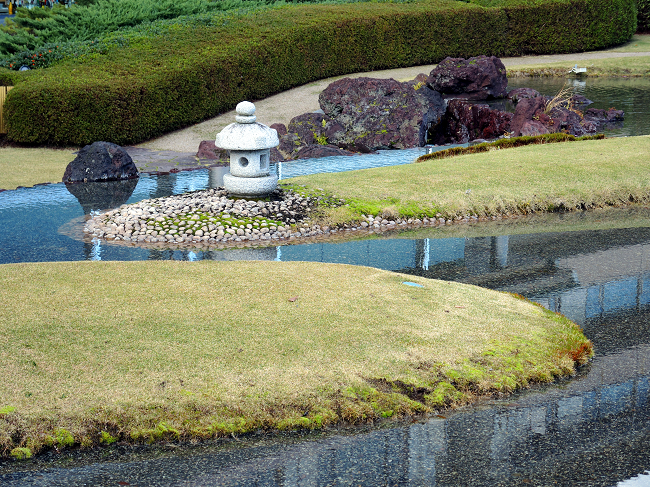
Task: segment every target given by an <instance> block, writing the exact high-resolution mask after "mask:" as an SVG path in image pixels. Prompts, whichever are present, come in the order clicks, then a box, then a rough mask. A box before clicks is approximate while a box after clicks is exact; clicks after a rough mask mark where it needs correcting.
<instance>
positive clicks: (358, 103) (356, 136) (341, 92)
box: [319, 78, 445, 151]
mask: <svg viewBox="0 0 650 487" xmlns="http://www.w3.org/2000/svg"><path fill="white" fill-rule="evenodd" d="M319 103H320V107H321V109H322V110H323V112H325V115H326V116H327V117H329V118H331V119H333V120H334V121H336V122H338V123H339V124H340V125H341V127H342V129H343V130H339V131H336V132H335V133H332V134H331V137H328V139H327V142H328V143H330V144H333V145H336V146H338V147H346V148H350V149H352V148H354V147H358V148H362V149H363V150H362V151H374V150H377V149H406V148H410V147H418V146H420V145H424V144H423V140H422V138H423V137H422V132H423V131H424V132H425V133H426V132H427V131H428V130H430V129H432V128H433V127H435V126H436V125H437V124H438V123H440V121H441V119H442V116H443V115H444V113H445V103H444V100H443V99H442V97H441V96H440V94H439V93H437V92H435V91H433V90H431V89H429V88H427V87H426V86H425V85H424V84H423V83H412V82H406V83H402V82H399V81H396V80H394V79H375V78H355V79H351V78H343V79H340V80H338V81H335V82H334V83H332V84H330V85H329V86H328V87H327V88H325V90H323V92H322V93H321V94H320V96H319ZM423 124H424V126H425V127H424V129H422V125H423Z"/></svg>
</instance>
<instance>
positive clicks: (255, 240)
mask: <svg viewBox="0 0 650 487" xmlns="http://www.w3.org/2000/svg"><path fill="white" fill-rule="evenodd" d="M318 204H327V205H330V206H337V205H342V204H344V201H343V200H337V199H335V198H332V197H329V198H327V197H323V196H316V197H305V196H301V195H299V194H297V193H294V192H291V191H289V192H283V191H282V190H277V192H276V193H275V194H274V199H273V200H272V201H248V200H242V199H238V200H233V199H229V198H228V197H227V192H226V191H225V190H224V189H223V188H219V189H208V190H203V191H196V192H193V193H185V194H181V195H176V196H169V197H164V198H155V199H149V200H143V201H140V202H138V203H135V204H131V205H123V206H121V207H119V208H117V209H115V210H112V211H109V212H106V213H102V214H96V215H94V216H93V217H92V218H91V219H90V220H88V221H87V222H86V225H85V227H84V233H85V234H86V235H88V236H89V237H91V238H101V239H104V240H109V241H112V242H115V243H123V244H129V245H138V246H156V247H162V248H197V247H199V248H204V247H208V248H225V247H232V246H236V247H242V246H265V245H277V244H276V243H275V242H279V241H283V242H286V241H289V242H292V241H296V240H305V239H318V238H331V237H332V236H334V235H336V234H342V235H346V234H348V233H351V232H360V233H383V232H387V231H391V230H395V229H403V228H409V227H418V226H440V225H451V224H458V223H471V222H476V221H486V220H500V219H501V218H507V217H508V215H504V216H492V217H478V216H476V215H466V216H458V217H456V218H454V219H445V218H443V217H442V216H441V215H437V217H432V218H421V219H420V218H394V217H388V216H385V215H379V216H373V215H364V216H363V217H362V219H361V221H358V222H354V223H349V224H344V225H341V226H340V227H338V228H330V227H329V226H322V227H321V226H320V225H318V224H313V223H312V222H311V220H310V217H309V214H310V213H311V211H312V210H313V209H314V207H315V206H316V205H318Z"/></svg>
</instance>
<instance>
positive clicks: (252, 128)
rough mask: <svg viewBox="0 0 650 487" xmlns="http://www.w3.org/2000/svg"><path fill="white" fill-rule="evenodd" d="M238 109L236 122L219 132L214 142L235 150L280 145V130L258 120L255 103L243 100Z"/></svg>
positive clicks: (250, 149) (224, 147) (223, 147)
mask: <svg viewBox="0 0 650 487" xmlns="http://www.w3.org/2000/svg"><path fill="white" fill-rule="evenodd" d="M236 111H237V116H236V117H235V120H236V122H235V123H231V124H230V125H228V126H227V127H226V128H224V129H223V130H222V131H221V132H219V133H218V134H217V138H216V140H215V142H214V143H215V145H216V146H217V147H221V148H222V149H227V150H234V151H254V150H263V149H270V148H272V147H277V146H278V144H279V143H280V140H279V139H278V132H277V131H276V130H275V129H272V128H269V127H267V126H266V125H264V124H261V123H257V122H256V120H257V117H256V116H255V105H253V104H252V103H251V102H248V101H243V102H241V103H239V104H238V105H237V108H236Z"/></svg>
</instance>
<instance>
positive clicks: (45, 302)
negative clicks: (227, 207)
mask: <svg viewBox="0 0 650 487" xmlns="http://www.w3.org/2000/svg"><path fill="white" fill-rule="evenodd" d="M0 280H1V281H2V282H3V286H2V287H1V288H0V309H1V310H2V311H1V312H0V398H2V402H1V403H0V453H2V455H9V454H11V452H13V455H14V456H16V457H20V456H25V455H29V454H31V453H33V452H36V451H39V450H40V449H42V448H45V447H48V446H50V447H54V448H64V447H69V446H73V445H82V446H91V445H98V444H101V443H111V442H114V441H130V442H147V443H148V442H153V441H157V440H166V441H169V440H174V439H185V440H187V439H191V438H214V437H219V436H223V435H229V434H231V433H242V432H247V431H256V430H260V429H262V430H264V429H293V428H319V427H322V426H325V425H327V424H332V423H336V422H347V423H360V422H367V421H375V420H377V419H380V418H382V417H403V416H405V415H412V414H418V413H425V412H427V411H433V410H436V409H440V408H442V407H445V406H449V405H455V404H462V403H464V402H466V401H468V400H471V399H472V398H473V397H475V396H476V395H479V394H490V393H493V392H497V391H499V392H509V391H512V390H514V389H516V388H518V387H523V386H526V385H527V384H528V383H530V382H533V381H549V380H552V379H553V377H555V376H557V375H564V374H570V373H572V371H573V369H574V365H575V364H576V363H583V362H584V361H585V360H586V359H587V358H588V356H589V355H590V354H591V345H590V343H589V342H588V341H587V340H586V339H585V337H584V336H583V334H582V333H581V331H580V330H579V328H578V327H577V326H575V325H574V324H573V323H571V322H570V321H569V320H567V319H566V318H564V317H562V316H560V315H557V314H555V313H552V312H550V311H548V310H544V309H543V308H541V307H539V306H535V305H533V304H531V303H529V302H527V301H525V300H522V299H517V298H516V297H513V296H512V295H509V294H505V293H500V292H496V291H490V290H486V289H481V288H478V287H473V286H467V285H461V284H457V283H451V282H443V281H434V280H427V279H423V278H419V277H414V276H408V277H407V276H404V275H400V274H396V273H390V272H385V271H381V270H377V269H370V268H365V267H354V266H343V265H329V264H326V265H323V264H316V263H314V264H312V263H281V262H230V263H223V262H222V263H220V262H209V261H203V262H200V263H188V262H82V263H79V262H75V263H70V262H66V263H43V264H8V265H3V266H0ZM404 281H411V282H415V283H416V284H419V285H420V287H416V286H408V285H405V284H403V282H404Z"/></svg>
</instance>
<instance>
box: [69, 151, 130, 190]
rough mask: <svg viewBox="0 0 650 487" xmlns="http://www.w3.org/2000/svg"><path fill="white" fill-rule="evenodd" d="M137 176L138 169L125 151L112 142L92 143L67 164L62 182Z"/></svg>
mask: <svg viewBox="0 0 650 487" xmlns="http://www.w3.org/2000/svg"><path fill="white" fill-rule="evenodd" d="M138 176H139V173H138V168H137V167H136V166H135V163H134V162H133V160H132V159H131V156H129V154H128V153H127V152H126V150H125V149H123V148H122V147H120V146H119V145H117V144H113V143H112V142H93V143H92V144H90V145H87V146H85V147H84V148H83V149H81V150H80V151H79V152H78V153H77V157H75V159H74V160H73V161H72V162H70V164H68V166H67V167H66V169H65V173H64V174H63V182H64V183H79V182H88V181H118V180H122V179H132V178H137V177H138Z"/></svg>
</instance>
